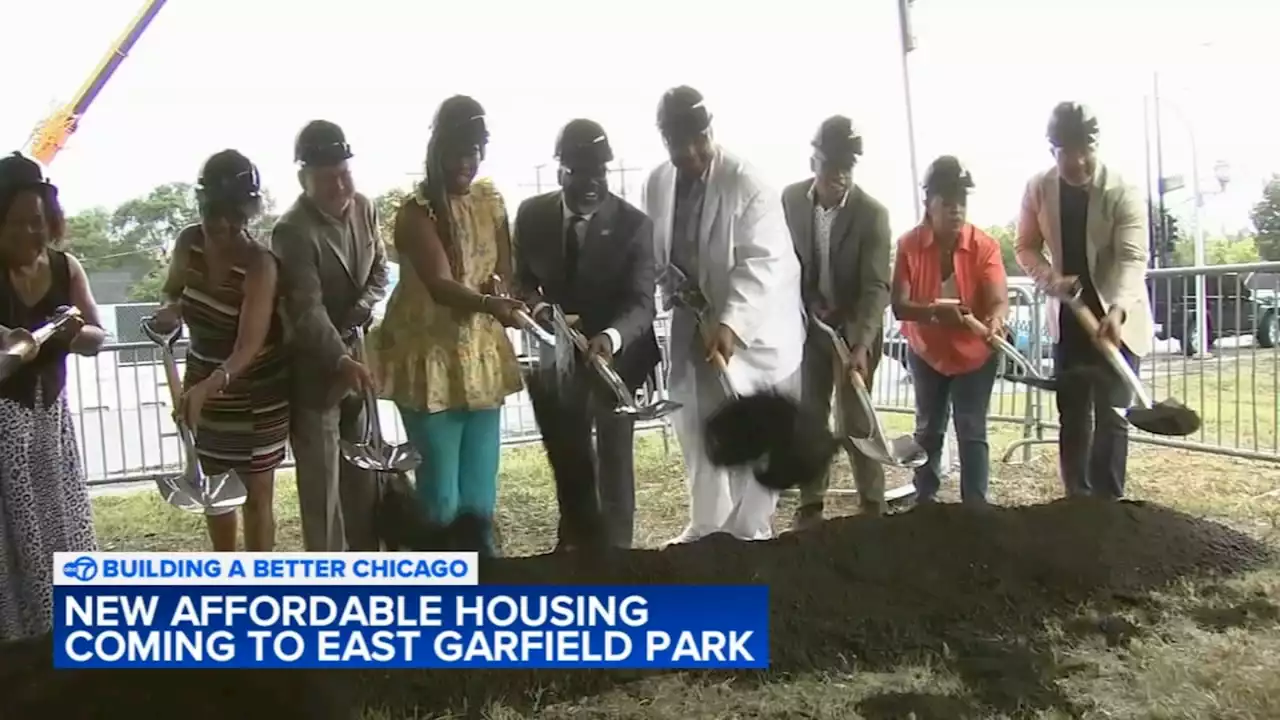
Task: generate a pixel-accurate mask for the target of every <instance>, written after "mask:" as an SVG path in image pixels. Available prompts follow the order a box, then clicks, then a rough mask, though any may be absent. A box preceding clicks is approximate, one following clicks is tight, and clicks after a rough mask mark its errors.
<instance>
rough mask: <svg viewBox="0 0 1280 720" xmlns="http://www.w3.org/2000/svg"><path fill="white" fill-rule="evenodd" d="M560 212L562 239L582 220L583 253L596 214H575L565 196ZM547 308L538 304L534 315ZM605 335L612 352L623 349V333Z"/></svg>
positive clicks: (580, 246)
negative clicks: (588, 226)
mask: <svg viewBox="0 0 1280 720" xmlns="http://www.w3.org/2000/svg"><path fill="white" fill-rule="evenodd" d="M560 211H561V215H562V217H563V221H562V222H561V224H560V237H561V238H563V237H564V236H565V232H566V231H567V230H568V229H569V223H570V222H571V221H572V220H573V218H575V217H578V218H581V221H580V222H579V223H578V227H577V235H578V251H579V253H581V251H582V249H583V245H584V244H585V242H586V239H587V225H588V224H589V223H590V222H591V216H592V215H594V214H595V213H594V212H591V213H581V214H579V213H575V212H573V211H572V210H570V209H569V206H568V205H565V203H564V198H563V196H562V197H561V199H560ZM578 257H581V255H579V256H578ZM546 306H547V303H544V302H542V303H538V304H537V305H535V306H534V308H533V314H534V315H535V316H537V314H538V313H539V312H541V311H542V309H543V308H545V307H546ZM604 334H605V336H606V337H608V338H609V342H610V343H611V344H612V345H613V348H612V350H613V352H614V353H617V352H618V351H619V350H621V349H622V333H620V332H618V331H617V329H615V328H605V329H604Z"/></svg>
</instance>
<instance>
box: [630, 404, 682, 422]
mask: <svg viewBox="0 0 1280 720" xmlns="http://www.w3.org/2000/svg"><path fill="white" fill-rule="evenodd" d="M682 407H684V405H682V404H680V403H678V402H676V401H675V400H658V401H657V402H655V403H653V404H651V405H645V406H644V407H640V408H636V409H635V413H634V414H635V416H636V419H637V420H640V421H641V422H650V421H653V420H660V419H662V418H664V417H666V416H668V415H670V414H671V413H673V412H675V411H677V410H679V409H680V408H682Z"/></svg>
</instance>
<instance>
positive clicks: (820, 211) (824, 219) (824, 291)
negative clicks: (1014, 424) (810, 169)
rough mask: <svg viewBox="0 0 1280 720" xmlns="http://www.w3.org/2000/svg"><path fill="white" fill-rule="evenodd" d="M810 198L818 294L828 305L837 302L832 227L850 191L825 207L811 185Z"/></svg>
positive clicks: (847, 199)
mask: <svg viewBox="0 0 1280 720" xmlns="http://www.w3.org/2000/svg"><path fill="white" fill-rule="evenodd" d="M809 199H810V200H812V201H813V245H814V254H815V255H816V256H817V257H816V258H815V261H816V262H817V264H818V267H817V268H816V269H817V271H818V295H819V297H821V298H822V301H823V302H824V303H826V304H827V305H834V304H835V290H834V283H835V281H834V279H833V275H832V272H831V227H832V225H834V224H835V221H836V215H839V214H840V211H841V210H843V209H844V206H845V203H847V202H848V201H849V191H848V190H846V191H845V193H844V196H843V197H841V198H840V203H839V204H837V205H835V206H833V207H831V208H829V209H828V208H824V207H822V203H820V202H818V194H817V190H816V189H815V188H814V187H813V186H812V185H811V186H809Z"/></svg>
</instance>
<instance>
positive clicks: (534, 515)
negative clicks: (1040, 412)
mask: <svg viewBox="0 0 1280 720" xmlns="http://www.w3.org/2000/svg"><path fill="white" fill-rule="evenodd" d="M1232 404H1234V403H1232ZM909 422H910V420H909V418H907V417H905V416H902V415H891V416H888V418H887V419H886V423H887V424H888V425H890V428H891V430H890V432H891V434H894V433H897V432H904V431H906V430H907V429H908V425H909ZM1272 427H1274V426H1272ZM1269 431H1270V432H1273V430H1269ZM993 432H994V435H993V438H992V440H993V442H992V446H993V453H992V455H993V465H994V467H993V474H994V476H995V477H993V479H992V487H991V492H992V499H993V501H995V502H998V503H1000V504H1007V505H1014V504H1028V503H1038V502H1044V501H1047V500H1050V499H1053V498H1054V497H1056V496H1057V495H1058V494H1059V488H1058V483H1057V480H1056V450H1055V449H1054V448H1053V446H1038V447H1036V448H1034V450H1033V454H1032V457H1031V459H1030V460H1029V461H1028V462H1026V463H1017V464H1010V465H999V464H995V463H996V459H997V458H998V457H999V455H1000V450H1002V449H1003V448H1004V447H1005V446H1006V445H1007V444H1008V443H1010V442H1012V441H1013V440H1014V439H1016V438H1018V437H1020V430H1017V429H1013V428H1010V427H1007V426H1006V427H1002V428H998V429H995V430H994V431H993ZM1015 457H1017V458H1020V457H1021V454H1019V455H1017V456H1015ZM1129 467H1130V478H1131V479H1130V483H1131V485H1130V487H1131V495H1132V496H1133V497H1135V498H1142V499H1147V500H1152V501H1156V502H1159V503H1162V504H1166V505H1169V506H1172V507H1175V508H1178V509H1181V510H1184V511H1186V512H1190V513H1193V514H1198V515H1202V516H1206V517H1210V518H1212V519H1215V520H1218V521H1220V522H1223V523H1226V524H1229V525H1232V526H1234V527H1236V528H1238V529H1241V530H1244V531H1246V532H1248V533H1250V534H1252V535H1255V536H1257V537H1260V538H1263V539H1264V540H1266V541H1268V542H1271V543H1273V544H1277V545H1280V494H1278V493H1273V492H1272V491H1274V490H1276V489H1277V488H1280V466H1277V465H1274V464H1263V463H1257V462H1251V461H1245V460H1235V459H1231V458H1224V457H1214V456H1210V455H1205V454H1198V453H1190V452H1186V451H1181V450H1170V449H1164V448H1153V447H1151V446H1144V445H1135V446H1134V447H1133V450H1132V453H1131V456H1130V461H1129ZM636 470H637V495H638V497H637V505H638V508H639V510H638V514H639V517H638V518H637V527H636V530H637V543H639V544H641V545H644V546H654V545H657V544H659V543H661V542H662V541H664V540H666V539H668V538H670V537H672V536H673V535H675V534H676V533H678V532H679V531H680V529H681V528H682V527H683V525H684V522H685V519H686V505H685V495H684V490H683V477H684V472H683V468H682V466H681V463H680V458H679V451H678V448H677V447H676V445H675V441H674V438H672V439H671V442H670V447H669V448H666V449H664V443H663V441H662V439H661V437H660V436H659V435H657V434H650V435H648V436H646V437H644V438H642V439H640V440H639V441H638V443H637V448H636ZM906 479H907V478H906V475H905V473H903V472H901V471H896V470H891V471H890V474H889V482H890V483H891V484H896V483H902V482H906ZM281 480H282V481H281V482H280V483H279V484H278V488H279V489H278V493H279V495H278V498H277V503H276V507H277V509H278V513H279V518H278V521H279V531H278V537H279V545H280V548H281V549H296V548H299V547H300V540H299V525H298V517H297V499H296V495H295V492H294V489H293V487H292V486H293V483H292V482H291V479H290V478H288V477H282V478H281ZM950 484H951V487H950V488H949V489H948V491H949V492H950V493H951V495H950V497H949V498H947V497H946V496H945V495H944V498H946V499H955V487H954V484H955V482H954V480H952V481H951V483H950ZM833 485H834V486H836V487H852V482H851V477H850V474H849V470H848V467H847V464H846V463H845V461H844V460H843V459H842V460H841V461H840V462H839V463H838V465H837V468H836V474H835V478H834V482H833ZM793 508H794V501H793V500H792V499H789V498H784V500H783V502H782V504H781V506H780V508H779V512H778V515H777V525H778V528H779V530H785V529H786V526H787V525H788V524H789V521H790V516H791V511H792V509H793ZM95 509H96V517H97V523H98V532H99V535H100V539H101V543H102V546H103V549H107V550H198V549H205V548H207V547H208V545H207V542H206V540H205V539H204V537H203V529H202V525H201V520H200V519H199V518H198V517H192V516H190V515H186V514H183V513H178V512H174V511H172V510H170V509H168V508H166V507H164V506H163V505H162V504H161V501H160V500H159V498H158V497H157V496H156V495H155V494H154V493H142V494H134V495H125V496H104V497H101V498H99V499H97V500H96V502H95ZM852 510H853V503H852V501H851V500H850V499H846V498H836V499H834V507H833V511H834V512H835V513H838V514H844V513H848V512H852ZM499 511H500V522H501V524H502V532H503V538H504V552H505V553H506V554H508V555H525V554H533V553H541V552H546V551H548V550H549V549H550V548H551V546H552V544H553V543H554V540H555V526H556V503H555V497H554V491H553V488H552V481H551V477H550V473H549V470H548V468H547V466H546V464H545V462H544V461H543V458H542V453H541V449H540V448H538V447H537V446H531V447H522V448H513V449H511V450H509V451H508V452H507V453H506V454H505V456H504V467H503V478H502V485H501V498H500V504H499ZM939 551H940V552H945V549H941V548H940V549H939ZM904 572H907V569H905V568H904ZM1159 601H1160V604H1161V607H1163V608H1164V611H1163V612H1161V613H1160V614H1159V617H1150V616H1146V615H1142V616H1140V615H1138V614H1137V613H1135V614H1134V616H1132V617H1127V618H1126V619H1127V620H1128V621H1129V622H1132V623H1133V624H1134V625H1136V626H1140V627H1141V630H1142V632H1141V633H1140V635H1139V636H1138V637H1137V639H1135V640H1133V641H1132V642H1131V643H1130V644H1129V645H1128V646H1127V647H1123V648H1111V647H1107V645H1106V644H1105V643H1104V642H1103V641H1102V639H1101V638H1100V637H1099V636H1098V635H1097V634H1096V633H1094V634H1092V635H1089V636H1082V635H1081V634H1080V633H1077V632H1073V631H1072V628H1071V625H1070V623H1063V624H1061V625H1055V626H1054V627H1053V628H1051V630H1052V632H1053V633H1054V637H1056V638H1057V639H1058V643H1057V649H1056V652H1057V658H1056V659H1057V661H1058V664H1059V665H1060V666H1064V667H1070V668H1071V669H1072V671H1071V672H1070V673H1068V674H1066V675H1065V676H1064V677H1063V678H1062V679H1060V680H1058V681H1057V682H1058V685H1059V688H1060V689H1061V690H1062V692H1063V693H1065V694H1066V695H1067V696H1068V697H1069V698H1071V699H1072V700H1076V701H1083V700H1085V699H1088V701H1089V702H1088V704H1087V705H1086V706H1091V707H1092V709H1091V710H1089V711H1088V713H1087V714H1086V715H1084V717H1089V718H1150V719H1152V720H1155V719H1160V720H1175V719H1185V720H1207V719H1209V718H1214V719H1218V720H1245V719H1259V720H1261V719H1266V718H1280V625H1277V623H1276V622H1275V617H1274V613H1272V612H1271V611H1270V610H1268V608H1274V607H1275V606H1274V605H1271V604H1270V603H1276V604H1280V567H1275V568H1269V569H1264V570H1262V571H1258V572H1255V573H1253V574H1251V575H1249V576H1246V577H1242V578H1239V579H1236V580H1233V581H1230V582H1228V583H1225V584H1222V583H1220V584H1217V585H1213V586H1209V585H1197V584H1194V583H1186V584H1185V585H1183V586H1180V587H1175V588H1170V589H1169V590H1168V591H1167V592H1165V593H1164V594H1163V595H1162V596H1161V597H1160V598H1159ZM1241 608H1244V609H1249V608H1253V609H1254V612H1252V613H1249V612H1245V610H1242V609H1241ZM1081 614H1082V617H1085V618H1087V617H1088V615H1089V609H1088V608H1082V609H1081ZM1215 625H1216V626H1220V627H1215ZM964 691H965V686H964V683H963V682H962V681H961V680H960V679H959V678H957V677H956V676H955V675H953V674H951V673H950V672H948V671H946V670H945V669H941V668H939V667H930V666H913V667H901V668H899V669H898V670H896V671H895V672H890V673H866V672H859V671H857V669H856V668H853V667H847V668H831V669H829V670H828V671H826V672H823V673H816V674H812V675H807V676H800V677H793V678H790V679H789V680H788V681H786V682H773V683H768V684H754V683H749V684H748V683H744V684H731V683H727V682H714V683H713V682H708V681H702V680H695V679H692V678H690V677H688V676H685V675H681V674H672V675H666V676H661V677H658V678H653V679H650V680H646V681H642V682H639V683H636V684H633V685H629V686H625V687H620V688H617V689H615V690H613V691H610V692H609V693H606V694H603V695H599V696H594V697H588V698H579V699H577V700H574V701H572V702H558V703H535V706H536V709H535V710H534V711H529V712H517V711H515V710H512V709H510V708H508V707H503V706H498V705H493V706H490V707H487V708H484V709H483V711H482V713H481V717H485V718H489V719H490V720H517V719H519V718H533V717H537V718H545V719H547V720H570V719H578V718H616V719H618V720H633V719H634V720H640V719H641V718H643V719H645V720H676V719H677V718H707V719H714V720H731V719H734V718H742V719H745V718H770V719H773V718H777V719H782V718H809V719H814V720H817V719H825V718H830V719H831V720H837V719H839V720H851V719H853V718H858V717H867V718H871V719H873V720H874V718H882V717H885V718H887V717H903V716H902V715H892V714H871V713H870V712H869V711H867V709H866V707H865V706H864V707H863V710H864V712H867V713H868V714H866V715H859V703H860V702H861V701H863V700H864V699H866V698H869V697H872V696H876V695H883V694H885V693H894V692H896V693H905V694H912V693H917V694H923V695H930V696H937V695H944V696H945V695H952V696H954V695H960V694H962V693H963V692H964ZM411 717H412V716H411ZM428 717H429V716H427V715H421V716H418V717H416V718H413V720H425V719H426V718H428ZM471 717H474V715H471ZM917 717H918V718H919V720H925V719H926V718H927V717H930V716H929V715H926V714H924V713H921V714H919V715H918V716H917ZM935 717H952V716H951V715H946V714H942V715H935ZM1038 717H1040V718H1045V719H1049V718H1067V717H1070V716H1069V715H1066V714H1062V713H1061V712H1056V714H1055V711H1050V712H1047V713H1042V714H1041V715H1039V716H1038ZM365 718H366V720H408V719H407V718H405V716H401V715H396V716H391V715H388V714H386V713H385V712H382V711H380V710H378V709H376V708H374V709H369V710H367V711H366V716H365Z"/></svg>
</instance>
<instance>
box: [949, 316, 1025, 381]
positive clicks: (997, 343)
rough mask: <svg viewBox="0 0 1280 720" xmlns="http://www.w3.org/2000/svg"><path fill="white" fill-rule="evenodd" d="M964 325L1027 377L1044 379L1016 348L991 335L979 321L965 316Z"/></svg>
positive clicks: (1006, 341)
mask: <svg viewBox="0 0 1280 720" xmlns="http://www.w3.org/2000/svg"><path fill="white" fill-rule="evenodd" d="M964 323H965V325H967V326H968V327H969V329H970V330H972V331H973V332H975V333H977V334H978V335H980V336H982V338H983V339H984V340H986V341H987V344H988V345H990V346H991V347H992V348H994V349H995V351H996V352H998V353H1000V354H1001V355H1004V356H1005V357H1006V358H1008V359H1009V362H1012V363H1013V364H1014V365H1017V366H1018V367H1019V368H1021V370H1022V372H1024V373H1026V374H1027V376H1028V377H1032V378H1035V379H1037V380H1043V379H1044V376H1043V375H1041V374H1040V371H1039V370H1038V369H1037V368H1035V367H1033V366H1032V365H1031V361H1029V360H1027V359H1026V358H1025V357H1023V355H1022V353H1020V352H1018V348H1016V347H1014V346H1013V345H1011V344H1010V343H1009V341H1008V340H1005V339H1004V338H1002V337H996V336H994V335H992V334H991V329H990V328H988V327H987V326H986V325H984V324H983V323H982V321H981V320H979V319H978V318H976V317H974V316H972V315H965V316H964Z"/></svg>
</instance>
